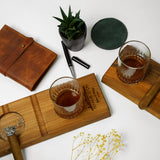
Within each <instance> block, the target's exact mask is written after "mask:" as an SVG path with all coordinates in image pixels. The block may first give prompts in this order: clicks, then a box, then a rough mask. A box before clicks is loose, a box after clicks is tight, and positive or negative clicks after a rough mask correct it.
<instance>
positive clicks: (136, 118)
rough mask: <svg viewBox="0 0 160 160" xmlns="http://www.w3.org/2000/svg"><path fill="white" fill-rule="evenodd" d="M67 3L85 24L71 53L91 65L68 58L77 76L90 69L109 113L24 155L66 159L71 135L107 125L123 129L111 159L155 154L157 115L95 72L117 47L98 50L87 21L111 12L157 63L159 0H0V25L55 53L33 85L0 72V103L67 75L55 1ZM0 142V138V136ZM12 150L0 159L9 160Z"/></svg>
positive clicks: (158, 150)
mask: <svg viewBox="0 0 160 160" xmlns="http://www.w3.org/2000/svg"><path fill="white" fill-rule="evenodd" d="M69 5H71V7H72V11H73V12H74V13H75V12H77V11H78V10H81V14H80V16H81V18H82V19H83V20H84V21H85V22H86V24H87V28H88V31H87V39H86V43H85V47H84V48H83V49H82V50H81V51H79V52H70V53H71V55H72V56H73V55H74V56H78V57H79V58H81V59H83V60H85V61H86V62H88V63H89V64H90V65H91V68H90V69H89V70H87V69H85V68H83V67H82V66H80V65H79V64H76V63H74V67H75V70H76V74H77V77H78V78H79V77H82V76H84V75H87V74H90V73H95V74H96V77H97V79H98V81H99V84H100V87H101V88H102V91H103V93H104V96H105V98H106V101H107V103H108V105H109V108H110V111H111V115H112V116H111V117H110V118H106V119H104V120H101V121H98V122H96V123H93V124H90V125H87V126H85V127H82V128H79V129H76V130H74V131H71V132H68V133H66V134H63V135H60V136H57V137H55V138H52V139H50V140H47V141H45V142H42V143H39V144H36V145H33V146H31V147H28V148H26V149H24V150H23V154H24V157H25V158H24V159H25V160H37V159H38V160H69V159H70V158H71V149H72V140H73V136H75V135H77V134H79V132H81V131H84V132H86V133H94V134H96V133H102V134H103V133H106V132H109V131H111V129H112V128H114V129H117V130H118V131H119V132H120V133H122V134H123V135H124V143H125V144H126V147H125V148H124V149H123V150H122V151H120V152H119V153H118V155H117V156H116V157H115V159H117V160H160V121H159V119H157V118H156V117H154V116H152V115H151V114H150V113H148V112H146V111H141V110H140V109H139V108H138V106H137V105H135V104H134V103H132V102H131V101H129V100H128V99H126V98H125V97H123V96H122V95H120V94H119V93H117V92H115V91H114V90H112V89H111V88H109V87H108V86H106V85H105V84H103V83H101V82H100V81H101V78H102V76H103V75H104V73H105V72H106V70H107V69H108V68H109V67H110V65H111V64H112V63H113V61H114V60H115V59H116V57H117V54H118V49H115V50H103V49H100V48H98V47H97V46H96V45H95V44H94V43H93V42H92V40H91V36H90V32H91V28H92V27H93V25H94V24H95V23H96V22H97V21H98V20H100V19H102V18H107V17H114V18H117V19H119V20H121V21H122V22H123V23H124V24H125V25H126V27H127V29H128V38H127V40H133V39H136V40H140V41H142V42H144V43H146V44H147V45H148V47H149V48H150V50H151V53H152V59H153V60H155V61H157V62H159V63H160V47H159V46H160V1H159V0H94V1H93V0H80V1H76V0H0V28H2V27H3V25H4V24H7V25H9V26H11V27H13V28H14V29H16V30H18V31H19V32H21V33H22V34H24V35H26V36H30V37H33V38H34V40H35V41H37V42H38V43H40V44H42V45H44V46H46V47H47V48H49V49H51V50H52V51H54V52H56V53H57V54H58V58H57V60H56V61H55V63H54V64H53V65H52V67H51V68H50V69H49V71H48V72H47V74H46V75H45V77H44V78H43V79H42V81H41V83H40V84H39V85H38V87H37V88H36V90H35V91H32V92H31V91H29V90H28V89H26V88H25V87H23V86H21V85H20V84H18V83H16V82H15V81H13V80H11V79H10V78H7V77H5V76H3V75H2V74H0V105H3V104H6V103H9V102H12V101H15V100H17V99H20V98H23V97H26V96H28V95H32V94H35V93H37V92H40V91H43V90H45V89H48V88H49V87H50V85H51V83H52V82H53V81H54V80H55V79H57V78H59V77H61V76H64V75H67V76H71V73H70V70H69V68H68V66H67V63H66V60H65V57H64V53H63V50H62V46H61V43H60V42H61V39H60V36H59V34H58V29H57V25H58V24H59V23H58V21H56V20H55V19H53V18H52V16H58V17H60V16H61V14H60V10H59V6H62V8H63V9H64V10H65V11H68V7H69ZM0 143H1V140H0ZM11 159H13V157H12V155H11V154H9V155H7V156H4V157H1V158H0V160H11Z"/></svg>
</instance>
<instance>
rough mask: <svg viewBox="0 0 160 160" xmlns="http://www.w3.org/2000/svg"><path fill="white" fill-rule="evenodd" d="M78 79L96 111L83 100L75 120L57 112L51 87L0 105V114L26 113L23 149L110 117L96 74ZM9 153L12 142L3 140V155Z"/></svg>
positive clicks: (0, 151) (22, 139) (21, 144)
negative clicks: (61, 116) (50, 90)
mask: <svg viewBox="0 0 160 160" xmlns="http://www.w3.org/2000/svg"><path fill="white" fill-rule="evenodd" d="M78 81H79V83H80V85H81V87H82V88H85V90H86V93H87V95H88V97H89V100H90V102H91V105H92V107H93V110H92V109H91V108H90V106H89V105H88V103H87V102H86V101H85V100H84V105H85V107H84V110H83V112H82V113H80V115H78V116H77V117H75V118H73V119H63V118H60V117H59V116H58V115H57V114H56V113H55V111H54V105H53V102H52V101H51V99H50V97H49V90H48V89H47V90H45V91H42V92H39V93H37V94H35V95H31V96H28V97H25V98H22V99H20V100H17V101H15V102H11V103H9V104H6V105H4V106H1V107H0V116H1V115H3V114H5V113H7V112H18V113H20V114H21V115H22V116H23V119H24V121H25V131H24V132H23V133H22V134H21V135H20V136H19V141H20V147H21V148H25V147H28V146H31V145H33V144H36V143H39V142H42V141H44V140H47V139H49V138H52V137H55V136H58V135H60V134H63V133H66V132H68V131H71V130H73V129H76V128H79V127H82V126H84V125H87V124H90V123H93V122H96V121H98V120H101V119H103V118H107V117H109V116H110V110H109V108H108V105H107V103H106V101H105V99H104V96H103V93H102V91H101V89H100V87H99V85H98V82H97V79H96V77H95V75H94V74H90V75H87V76H85V77H82V78H79V79H78ZM83 96H84V93H83ZM83 98H84V99H85V97H83ZM10 152H11V151H10V147H9V143H8V142H7V141H3V140H1V139H0V156H3V155H6V154H8V153H10Z"/></svg>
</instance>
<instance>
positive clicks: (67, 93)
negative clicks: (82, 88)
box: [55, 89, 83, 119]
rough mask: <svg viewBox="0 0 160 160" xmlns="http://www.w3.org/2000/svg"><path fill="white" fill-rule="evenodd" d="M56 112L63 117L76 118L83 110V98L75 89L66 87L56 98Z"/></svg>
mask: <svg viewBox="0 0 160 160" xmlns="http://www.w3.org/2000/svg"><path fill="white" fill-rule="evenodd" d="M56 104H57V105H59V106H62V107H59V106H57V105H56V106H55V111H56V113H57V114H58V115H59V116H60V117H63V118H67V119H70V118H74V117H76V116H77V115H78V114H79V113H80V112H82V110H83V98H82V96H81V94H80V93H79V92H77V91H75V90H71V89H65V90H63V91H62V92H60V93H59V95H58V96H57V98H56Z"/></svg>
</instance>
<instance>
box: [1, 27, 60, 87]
mask: <svg viewBox="0 0 160 160" xmlns="http://www.w3.org/2000/svg"><path fill="white" fill-rule="evenodd" d="M56 57H57V54H56V53H54V52H53V51H51V50H49V49H47V48H46V47H44V46H42V45H40V44H39V43H37V42H35V41H34V40H33V38H30V37H26V36H24V35H22V34H21V33H19V32H17V31H16V30H14V29H12V28H11V27H9V26H7V25H4V26H3V27H2V29H1V30H0V72H1V73H2V74H4V75H5V76H8V77H10V78H12V79H13V80H15V81H17V82H18V83H20V84H22V85H24V86H25V87H27V88H28V89H29V90H34V89H35V88H36V86H37V85H38V83H39V82H40V80H41V78H42V77H43V76H44V74H45V73H46V71H47V70H48V68H49V66H50V65H51V64H52V63H53V61H54V60H55V59H56Z"/></svg>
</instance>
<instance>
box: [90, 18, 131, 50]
mask: <svg viewBox="0 0 160 160" xmlns="http://www.w3.org/2000/svg"><path fill="white" fill-rule="evenodd" d="M127 35H128V32H127V28H126V26H125V25H124V24H123V23H122V22H121V21H119V20H117V19H115V18H104V19H102V20H100V21H98V22H97V23H96V24H95V25H94V26H93V28H92V30H91V38H92V40H93V42H94V43H95V44H96V45H97V46H98V47H100V48H103V49H107V50H111V49H116V48H118V47H120V46H121V45H122V44H123V43H124V42H125V41H126V39H127Z"/></svg>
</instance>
